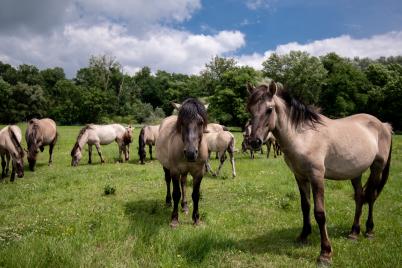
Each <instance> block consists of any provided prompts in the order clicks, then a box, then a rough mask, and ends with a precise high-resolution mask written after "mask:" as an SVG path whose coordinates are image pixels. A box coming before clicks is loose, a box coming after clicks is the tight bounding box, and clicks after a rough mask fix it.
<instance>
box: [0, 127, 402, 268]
mask: <svg viewBox="0 0 402 268" xmlns="http://www.w3.org/2000/svg"><path fill="white" fill-rule="evenodd" d="M22 129H23V131H25V126H22ZM58 131H59V133H60V139H59V141H58V144H57V145H56V147H55V151H54V164H53V166H51V167H48V166H47V160H48V152H47V148H46V151H45V152H44V153H41V154H40V156H39V160H38V164H37V169H36V171H35V172H30V171H29V170H28V169H27V168H26V169H25V176H24V178H22V179H16V182H14V183H10V182H9V178H6V180H5V181H3V182H2V183H0V267H188V266H199V267H314V266H316V262H315V260H316V257H317V256H318V254H319V250H320V241H319V232H318V227H317V224H316V223H315V221H314V217H312V218H313V233H312V235H311V236H310V243H309V244H308V245H306V246H301V245H299V244H297V243H295V238H296V236H297V235H298V234H299V232H300V230H301V226H302V223H301V221H302V217H301V211H300V205H299V202H300V201H299V193H298V190H297V186H296V182H295V180H294V178H293V176H292V173H291V172H290V171H289V169H288V168H287V166H286V165H285V163H284V161H283V159H282V158H277V159H272V158H270V159H266V157H265V156H261V155H257V158H256V159H255V160H250V159H249V157H248V156H247V155H242V154H241V153H237V154H236V164H237V174H238V176H237V177H236V178H235V179H232V178H231V176H230V174H231V171H230V164H229V162H227V163H225V165H224V168H223V172H222V174H221V176H220V177H218V178H213V177H211V176H209V175H207V176H205V177H204V179H203V182H202V184H201V194H202V195H201V201H200V214H201V220H202V222H203V223H202V225H201V226H199V227H194V226H193V225H192V220H191V213H190V214H189V215H188V216H186V215H184V214H183V213H181V214H180V215H179V220H180V226H179V228H177V229H174V230H173V229H171V228H170V227H169V222H170V214H171V208H166V207H165V205H164V200H165V182H164V179H163V170H162V168H161V166H160V164H159V162H158V161H155V160H154V161H152V162H150V161H148V162H147V163H146V164H145V165H139V164H138V155H137V152H136V150H137V142H138V141H137V137H138V133H139V129H138V128H137V129H136V130H135V132H134V134H135V139H134V144H133V145H132V146H131V160H130V161H129V163H123V164H121V163H116V160H117V152H118V149H117V145H116V144H111V145H108V146H104V147H102V149H103V153H104V155H105V157H106V163H105V164H103V165H101V164H100V160H99V158H98V156H97V155H96V153H94V158H93V159H94V164H92V165H88V164H87V160H88V155H87V154H85V155H84V157H83V159H82V160H81V163H80V165H79V166H78V167H77V168H72V167H71V166H70V162H71V157H70V150H71V148H72V146H73V144H74V141H75V138H76V135H77V133H78V131H79V127H59V129H58ZM235 135H236V138H237V141H236V145H237V146H236V147H237V148H238V149H240V143H241V133H235ZM393 145H394V148H393V155H392V163H391V177H390V179H389V181H388V184H387V185H386V186H385V188H384V190H383V192H382V193H381V196H380V197H379V199H378V200H377V202H376V204H375V209H374V223H375V228H374V230H375V235H376V236H375V239H373V240H367V239H365V238H364V237H363V236H362V235H361V236H360V237H359V239H358V241H356V242H352V241H349V240H347V239H346V236H347V233H348V232H349V230H350V228H351V225H352V221H353V215H354V201H353V199H352V186H351V183H350V181H343V182H333V181H327V182H326V211H327V219H328V220H327V222H328V232H329V235H330V239H331V241H332V246H333V250H334V255H333V267H401V266H402V251H401V248H402V201H401V200H402V199H401V196H402V195H401V194H402V182H401V178H402V136H394V144H393ZM23 146H24V147H26V145H25V141H24V142H23ZM217 164H218V163H217V161H216V160H213V161H212V166H213V168H216V167H217ZM26 166H27V161H26ZM189 178H190V177H189ZM189 185H190V187H189V191H188V198H189V201H190V200H191V195H190V194H191V179H190V180H189ZM106 186H110V187H113V188H115V189H116V192H115V194H114V195H104V189H105V187H106ZM189 206H190V211H191V209H192V204H191V202H189ZM366 217H367V207H366V206H365V207H364V212H363V216H362V222H361V225H362V229H363V231H364V223H365V220H366Z"/></svg>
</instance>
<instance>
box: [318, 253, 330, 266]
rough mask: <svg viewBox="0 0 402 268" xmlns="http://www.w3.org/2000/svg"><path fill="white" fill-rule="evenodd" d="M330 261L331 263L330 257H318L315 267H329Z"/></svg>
mask: <svg viewBox="0 0 402 268" xmlns="http://www.w3.org/2000/svg"><path fill="white" fill-rule="evenodd" d="M331 264H332V261H331V257H330V256H326V255H320V256H319V257H318V258H317V265H318V266H319V267H329V266H331Z"/></svg>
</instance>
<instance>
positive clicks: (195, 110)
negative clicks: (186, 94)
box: [176, 98, 208, 132]
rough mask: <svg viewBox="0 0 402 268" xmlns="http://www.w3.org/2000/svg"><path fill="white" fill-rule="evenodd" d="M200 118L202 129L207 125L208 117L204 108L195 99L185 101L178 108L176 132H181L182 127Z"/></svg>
mask: <svg viewBox="0 0 402 268" xmlns="http://www.w3.org/2000/svg"><path fill="white" fill-rule="evenodd" d="M198 116H200V117H201V118H202V120H203V125H204V129H205V128H206V127H207V124H208V115H207V111H206V109H205V106H204V105H203V104H202V103H201V102H200V101H199V100H197V99H194V98H189V99H186V100H185V101H184V102H183V104H182V105H181V107H180V110H179V114H178V117H177V123H176V127H177V131H178V132H180V131H181V126H182V125H187V124H188V123H189V122H191V121H193V120H196V119H197V117H198Z"/></svg>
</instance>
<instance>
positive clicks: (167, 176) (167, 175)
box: [163, 167, 172, 207]
mask: <svg viewBox="0 0 402 268" xmlns="http://www.w3.org/2000/svg"><path fill="white" fill-rule="evenodd" d="M163 171H164V172H165V182H166V206H168V207H170V206H171V205H172V196H171V195H170V181H171V180H172V177H171V176H170V171H169V169H167V168H165V167H163Z"/></svg>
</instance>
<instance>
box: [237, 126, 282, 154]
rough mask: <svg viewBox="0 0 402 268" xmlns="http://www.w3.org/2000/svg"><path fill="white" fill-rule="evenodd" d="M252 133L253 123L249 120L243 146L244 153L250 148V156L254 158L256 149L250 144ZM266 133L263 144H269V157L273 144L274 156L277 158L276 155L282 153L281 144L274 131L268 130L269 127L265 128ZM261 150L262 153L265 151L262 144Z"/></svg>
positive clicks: (244, 133) (245, 129)
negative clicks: (277, 140)
mask: <svg viewBox="0 0 402 268" xmlns="http://www.w3.org/2000/svg"><path fill="white" fill-rule="evenodd" d="M250 133H251V125H250V122H247V124H246V126H245V128H244V132H243V141H242V143H241V147H242V152H243V153H245V152H247V150H250V158H251V159H254V151H256V150H255V149H254V148H253V147H252V146H251V145H250ZM264 133H265V134H264V140H263V145H266V146H267V158H269V154H270V151H271V146H272V147H273V150H274V158H276V156H277V155H279V153H280V148H279V144H278V143H277V142H276V138H275V137H274V135H273V134H272V132H270V131H268V129H265V130H264ZM259 150H260V151H261V154H263V153H264V151H263V149H262V146H261V148H260V149H259Z"/></svg>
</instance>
